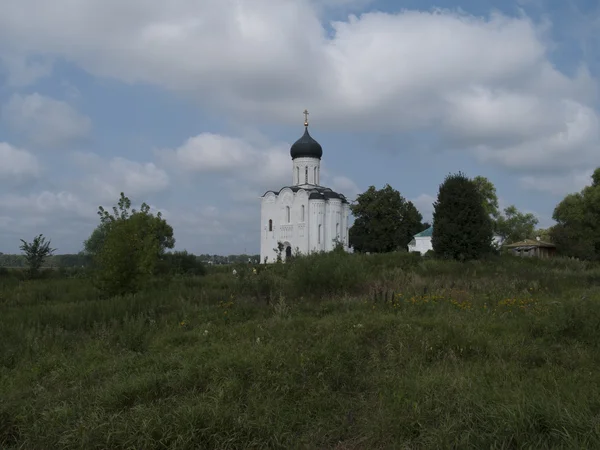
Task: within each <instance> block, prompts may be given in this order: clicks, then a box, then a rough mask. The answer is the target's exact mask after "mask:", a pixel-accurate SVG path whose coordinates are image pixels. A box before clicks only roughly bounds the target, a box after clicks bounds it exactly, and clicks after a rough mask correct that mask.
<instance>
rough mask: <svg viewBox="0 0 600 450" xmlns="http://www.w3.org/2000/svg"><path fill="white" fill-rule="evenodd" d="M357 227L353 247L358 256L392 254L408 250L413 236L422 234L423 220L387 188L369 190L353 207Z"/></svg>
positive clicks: (351, 233) (351, 208)
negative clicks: (370, 253)
mask: <svg viewBox="0 0 600 450" xmlns="http://www.w3.org/2000/svg"><path fill="white" fill-rule="evenodd" d="M350 210H351V211H352V214H353V215H354V218H355V220H354V225H353V226H352V228H350V231H349V234H350V236H349V237H350V244H351V245H352V246H353V247H354V250H355V251H357V252H375V253H382V252H391V251H394V250H398V249H406V247H407V246H408V243H409V242H410V241H411V239H412V237H413V235H415V234H416V233H418V232H419V231H422V230H423V224H422V220H423V217H422V216H421V214H420V213H419V211H418V210H417V208H415V206H414V205H413V203H412V202H410V201H407V200H406V199H405V198H404V197H402V195H400V192H398V191H397V190H395V189H394V188H392V187H391V186H390V185H389V184H386V185H385V186H384V187H383V189H380V190H377V189H375V186H370V187H369V189H367V190H366V191H365V192H363V193H362V194H360V195H359V196H358V197H357V199H356V201H355V202H354V203H353V204H352V205H351V206H350Z"/></svg>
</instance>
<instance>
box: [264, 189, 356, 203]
mask: <svg viewBox="0 0 600 450" xmlns="http://www.w3.org/2000/svg"><path fill="white" fill-rule="evenodd" d="M284 189H291V190H292V192H298V191H299V190H300V189H303V190H305V191H307V192H308V199H309V200H329V199H332V198H334V199H340V200H341V201H342V203H348V200H347V199H346V197H345V196H344V194H340V193H339V192H335V191H334V190H332V189H330V188H328V187H324V186H311V187H308V188H304V187H301V186H284V187H282V188H281V189H279V191H272V190H270V191H267V192H265V193H264V194H263V195H262V196H263V197H264V196H265V195H267V194H268V193H269V192H272V193H273V194H275V195H279V193H280V192H281V191H283V190H284Z"/></svg>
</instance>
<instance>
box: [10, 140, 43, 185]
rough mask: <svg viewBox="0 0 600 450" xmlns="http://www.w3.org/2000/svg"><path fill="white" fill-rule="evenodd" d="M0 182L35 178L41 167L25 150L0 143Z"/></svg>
mask: <svg viewBox="0 0 600 450" xmlns="http://www.w3.org/2000/svg"><path fill="white" fill-rule="evenodd" d="M0 161H2V162H1V163H0V180H1V181H4V180H9V181H10V180H16V181H20V180H23V179H28V178H35V177H37V176H38V175H39V174H40V171H41V167H40V164H39V162H38V160H37V158H36V157H35V156H34V155H32V154H31V153H29V152H28V151H26V150H22V149H19V148H16V147H13V146H11V145H10V144H8V143H6V142H0Z"/></svg>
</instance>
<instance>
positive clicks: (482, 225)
mask: <svg viewBox="0 0 600 450" xmlns="http://www.w3.org/2000/svg"><path fill="white" fill-rule="evenodd" d="M433 208H434V211H433V223H434V226H433V235H432V238H431V243H432V246H433V250H434V252H435V253H436V255H438V256H440V257H442V258H449V259H457V260H461V261H465V260H470V259H478V258H480V257H481V256H483V255H485V254H487V253H489V252H490V251H491V250H492V236H493V225H492V219H491V218H490V215H489V214H488V211H487V210H486V208H485V206H484V203H483V198H482V196H481V194H480V192H479V190H478V187H477V185H476V184H475V182H473V180H470V179H469V178H467V177H466V176H465V175H464V174H462V173H461V172H459V173H458V174H454V175H448V176H447V177H446V179H445V180H444V182H443V183H442V184H441V185H440V189H439V192H438V197H437V201H436V202H435V203H434V205H433Z"/></svg>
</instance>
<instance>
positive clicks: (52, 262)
mask: <svg viewBox="0 0 600 450" xmlns="http://www.w3.org/2000/svg"><path fill="white" fill-rule="evenodd" d="M195 258H196V259H197V260H198V261H199V262H201V263H204V264H244V263H248V261H250V262H252V263H255V262H257V261H258V260H259V259H260V255H247V254H241V255H228V256H222V255H208V254H201V255H196V256H195ZM91 261H92V258H91V257H90V256H89V255H86V254H85V253H84V252H79V253H65V254H62V255H60V254H58V255H50V256H47V257H46V258H45V259H44V262H43V263H42V265H41V267H42V268H75V267H88V266H89V265H90V264H91ZM0 267H7V268H8V267H14V268H26V267H27V259H26V257H25V255H14V254H6V253H0Z"/></svg>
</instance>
